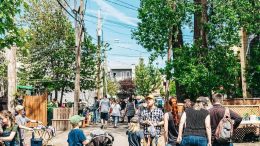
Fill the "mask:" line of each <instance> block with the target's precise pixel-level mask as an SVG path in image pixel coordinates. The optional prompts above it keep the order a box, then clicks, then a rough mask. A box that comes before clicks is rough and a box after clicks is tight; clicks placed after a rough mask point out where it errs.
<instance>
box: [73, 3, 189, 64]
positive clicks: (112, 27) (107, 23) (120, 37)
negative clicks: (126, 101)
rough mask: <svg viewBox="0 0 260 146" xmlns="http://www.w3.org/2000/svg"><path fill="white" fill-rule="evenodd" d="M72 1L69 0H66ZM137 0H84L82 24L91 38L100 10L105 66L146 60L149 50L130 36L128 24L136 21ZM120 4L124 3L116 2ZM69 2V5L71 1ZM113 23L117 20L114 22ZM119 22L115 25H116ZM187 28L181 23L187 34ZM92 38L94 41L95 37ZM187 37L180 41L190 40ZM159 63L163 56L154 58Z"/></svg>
mask: <svg viewBox="0 0 260 146" xmlns="http://www.w3.org/2000/svg"><path fill="white" fill-rule="evenodd" d="M70 3H72V1H70ZM139 3H140V1H139V0H88V1H87V7H86V14H85V20H86V21H85V25H86V26H85V27H86V28H87V32H88V33H89V35H90V36H92V37H93V38H95V39H96V38H97V36H96V35H97V33H96V28H97V18H96V16H97V14H98V10H101V15H102V18H103V19H102V20H103V21H102V23H103V24H102V25H103V27H102V29H103V40H104V41H105V42H108V43H109V44H110V45H111V47H112V50H111V51H109V52H107V55H108V66H109V67H122V66H131V64H137V63H138V59H139V58H140V57H143V58H144V59H145V61H146V62H147V61H148V57H149V53H148V52H147V51H146V50H145V49H144V48H143V47H142V46H140V45H138V44H137V42H136V41H135V40H133V39H131V28H136V27H137V23H138V22H139V21H140V20H138V19H137V15H138V12H137V10H136V9H137V8H138V7H139ZM120 5H124V6H126V7H128V8H126V7H123V6H120ZM71 6H73V5H71ZM115 23H117V24H115ZM118 24H119V25H118ZM190 33H191V32H190V29H189V28H188V27H185V29H184V35H185V34H186V35H187V34H188V35H189V36H190V35H191V34H190ZM95 39H94V40H93V42H94V43H96V40H95ZM191 39H192V38H190V37H187V38H185V37H184V41H186V42H191ZM156 63H158V66H159V67H163V66H164V65H165V59H158V60H156Z"/></svg>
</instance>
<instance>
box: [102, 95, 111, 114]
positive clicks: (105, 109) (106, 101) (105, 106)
mask: <svg viewBox="0 0 260 146" xmlns="http://www.w3.org/2000/svg"><path fill="white" fill-rule="evenodd" d="M100 106H101V109H100V110H101V112H102V113H108V112H109V108H110V102H109V99H107V98H104V99H101V101H100Z"/></svg>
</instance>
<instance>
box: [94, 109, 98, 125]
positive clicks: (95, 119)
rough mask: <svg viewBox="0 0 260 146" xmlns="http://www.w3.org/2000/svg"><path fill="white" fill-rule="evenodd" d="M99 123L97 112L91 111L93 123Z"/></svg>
mask: <svg viewBox="0 0 260 146" xmlns="http://www.w3.org/2000/svg"><path fill="white" fill-rule="evenodd" d="M98 121H99V112H98V110H94V111H93V122H94V123H97V122H98Z"/></svg>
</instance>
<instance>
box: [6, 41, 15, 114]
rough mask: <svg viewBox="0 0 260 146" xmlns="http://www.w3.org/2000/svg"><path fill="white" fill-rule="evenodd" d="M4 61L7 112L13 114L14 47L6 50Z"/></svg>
mask: <svg viewBox="0 0 260 146" xmlns="http://www.w3.org/2000/svg"><path fill="white" fill-rule="evenodd" d="M6 59H7V61H8V67H7V70H8V72H7V78H8V95H7V96H8V103H7V106H8V110H9V111H11V112H12V113H13V112H14V99H15V96H14V94H15V93H16V91H17V90H16V47H14V46H13V47H11V48H10V49H7V50H6Z"/></svg>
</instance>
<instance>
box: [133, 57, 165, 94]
mask: <svg viewBox="0 0 260 146" xmlns="http://www.w3.org/2000/svg"><path fill="white" fill-rule="evenodd" d="M161 84H162V78H161V73H160V71H159V69H157V68H155V67H154V66H153V65H152V64H149V65H145V64H144V60H143V59H140V61H139V64H138V65H137V66H136V68H135V89H136V94H137V95H142V96H147V95H148V94H151V93H152V92H153V91H155V90H156V89H160V85H161Z"/></svg>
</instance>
